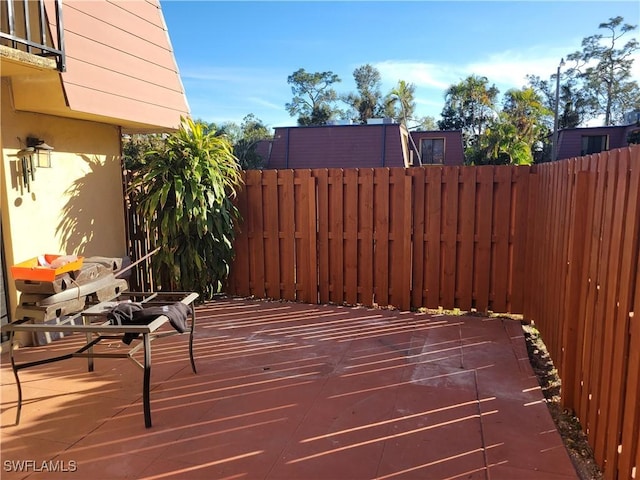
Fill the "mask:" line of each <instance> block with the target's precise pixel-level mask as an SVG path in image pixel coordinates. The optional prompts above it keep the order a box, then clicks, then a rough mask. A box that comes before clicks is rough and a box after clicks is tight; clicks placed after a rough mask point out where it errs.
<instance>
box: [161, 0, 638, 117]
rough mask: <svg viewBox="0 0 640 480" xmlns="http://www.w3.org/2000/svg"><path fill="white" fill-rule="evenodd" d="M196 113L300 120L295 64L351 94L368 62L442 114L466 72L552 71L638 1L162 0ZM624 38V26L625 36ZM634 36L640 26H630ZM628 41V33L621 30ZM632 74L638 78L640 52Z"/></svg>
mask: <svg viewBox="0 0 640 480" xmlns="http://www.w3.org/2000/svg"><path fill="white" fill-rule="evenodd" d="M161 6H162V10H163V13H164V17H165V21H166V23H167V27H168V29H169V36H170V39H171V43H172V45H173V50H174V54H175V57H176V61H177V63H178V68H179V71H180V74H181V78H182V82H183V84H184V87H185V91H186V94H187V100H188V102H189V106H190V108H191V114H192V116H193V117H194V118H199V119H203V120H206V121H208V122H216V123H222V122H226V121H233V122H236V123H238V124H239V123H240V122H241V121H242V119H243V117H244V116H245V115H247V114H249V113H253V114H254V115H255V116H256V117H258V118H259V119H260V120H262V121H263V122H264V123H265V124H266V125H267V126H269V127H277V126H287V125H295V124H296V118H294V117H290V116H289V114H288V113H287V111H286V110H285V106H284V105H285V103H287V102H290V101H291V98H292V93H291V86H290V85H289V84H288V83H287V77H288V76H289V75H291V74H292V73H293V72H295V71H296V70H298V69H299V68H304V69H305V70H306V71H308V72H324V71H332V72H334V73H336V74H337V75H338V76H339V77H340V78H341V80H342V81H341V82H340V83H338V84H335V88H336V90H337V91H338V92H339V93H348V92H353V91H355V83H354V81H353V71H354V69H355V68H357V67H359V66H362V65H364V64H367V63H368V64H371V65H373V66H374V67H376V68H377V69H378V70H379V71H380V73H381V76H382V92H383V94H384V93H387V92H388V91H389V90H390V89H391V88H393V87H394V86H395V85H396V84H397V82H398V80H405V81H407V82H410V83H413V84H414V85H415V87H416V93H415V100H416V104H417V109H416V110H417V112H416V113H417V114H418V115H419V116H426V115H428V116H432V117H434V118H435V119H436V120H438V119H439V118H440V112H441V111H442V107H443V105H444V92H445V90H446V89H447V88H448V87H449V86H450V85H452V84H455V83H458V82H460V81H461V80H463V79H464V78H466V77H467V76H469V75H471V74H476V75H481V76H486V77H487V78H488V79H489V81H490V83H494V84H495V85H496V86H497V87H498V88H499V90H500V92H501V93H504V92H505V91H506V90H508V89H509V88H520V87H522V86H524V85H525V84H526V79H525V75H526V74H535V75H540V76H541V77H542V78H545V79H547V78H549V76H550V75H551V74H553V73H555V71H556V69H557V67H558V64H559V62H560V59H561V58H562V57H564V56H566V55H567V54H569V53H572V52H574V51H576V50H580V49H581V41H582V39H583V38H585V37H587V36H590V35H593V34H597V33H605V31H604V30H601V29H598V25H599V24H600V23H603V22H607V21H608V20H609V18H611V17H615V16H618V15H620V16H622V17H624V19H625V22H626V23H631V24H632V25H638V24H640V2H637V1H635V0H633V1H631V0H625V1H575V0H574V1H564V2H563V1H545V0H538V1H530V2H525V1H493V2H485V1H446V2H438V1H406V2H403V1H372V2H370V1H282V2H275V1H257V2H256V1H253V2H250V1H227V2H223V1H205V0H200V1H187V0H169V1H167V0H161ZM628 35H629V34H628ZM633 35H635V37H636V38H640V27H639V28H638V29H636V30H635V31H634V32H633ZM629 38H631V37H630V36H628V37H625V39H629ZM635 58H636V61H635V64H634V77H635V79H636V80H638V81H640V55H638V54H636V56H635Z"/></svg>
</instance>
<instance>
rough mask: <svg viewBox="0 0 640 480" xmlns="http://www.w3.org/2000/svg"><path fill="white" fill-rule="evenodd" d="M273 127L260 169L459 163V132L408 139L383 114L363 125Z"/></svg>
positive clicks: (415, 135) (263, 148)
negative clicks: (380, 117) (379, 117)
mask: <svg viewBox="0 0 640 480" xmlns="http://www.w3.org/2000/svg"><path fill="white" fill-rule="evenodd" d="M274 130H275V133H274V137H273V140H272V141H271V142H270V145H269V146H267V145H261V151H263V152H265V155H266V158H265V162H264V165H265V167H264V168H268V169H286V168H373V167H410V166H419V165H422V164H425V165H427V164H439V165H462V164H463V163H464V154H463V151H462V134H461V132H459V131H453V132H439V131H434V132H411V139H413V141H411V140H410V137H409V133H408V132H407V130H406V128H404V126H402V125H400V124H397V123H391V122H390V121H388V120H386V119H385V120H382V119H379V121H378V122H375V121H373V122H371V123H369V124H366V125H323V126H309V127H277V128H275V129H274ZM263 143H264V142H263ZM414 145H415V147H414ZM416 149H417V152H416Z"/></svg>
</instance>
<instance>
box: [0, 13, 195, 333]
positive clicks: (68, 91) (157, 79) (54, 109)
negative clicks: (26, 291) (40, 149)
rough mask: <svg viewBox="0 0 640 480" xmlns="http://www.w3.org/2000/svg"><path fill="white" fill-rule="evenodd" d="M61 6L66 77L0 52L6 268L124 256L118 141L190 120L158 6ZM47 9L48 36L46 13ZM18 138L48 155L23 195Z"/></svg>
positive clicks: (12, 299) (11, 297)
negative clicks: (45, 260)
mask: <svg viewBox="0 0 640 480" xmlns="http://www.w3.org/2000/svg"><path fill="white" fill-rule="evenodd" d="M34 3H35V2H34ZM62 6H63V17H62V18H63V24H64V37H65V44H66V49H65V51H66V59H67V62H66V72H63V73H60V72H59V71H57V69H56V65H55V62H53V65H49V63H51V62H48V63H47V62H42V61H41V60H38V59H40V57H37V56H35V55H30V54H27V53H25V52H19V51H17V50H16V49H11V48H10V47H7V46H3V48H2V49H0V63H1V66H2V68H0V74H1V79H0V82H1V84H0V86H1V99H0V100H1V103H0V105H1V112H0V114H1V118H2V129H1V131H0V160H1V165H2V167H1V170H0V187H1V191H0V220H1V222H2V240H3V241H2V248H3V254H4V259H5V261H6V266H7V267H9V266H11V265H14V264H16V263H19V262H22V261H24V260H27V259H29V258H32V257H34V256H37V255H39V254H42V253H54V254H55V253H66V254H77V255H83V256H94V255H96V256H107V257H111V256H113V257H124V256H126V255H127V254H128V252H127V239H126V237H125V235H126V233H125V215H124V198H123V197H124V195H123V191H122V188H123V186H122V167H121V134H122V132H123V131H126V132H166V131H169V130H172V129H175V128H177V127H178V126H179V124H180V117H181V116H183V115H185V116H186V115H188V113H189V108H188V105H187V101H186V97H185V95H184V90H183V86H182V82H181V80H180V76H179V73H178V69H177V66H176V62H175V59H174V57H173V51H172V48H171V44H170V40H169V36H168V32H167V28H166V25H165V22H164V18H163V16H162V11H161V9H160V4H159V2H158V0H135V1H122V2H120V1H118V2H114V1H106V0H95V1H90V2H88V1H82V0H65V1H64V2H63V4H62ZM45 7H46V10H47V17H48V22H49V25H50V26H52V25H53V26H55V21H56V20H55V13H54V2H53V1H49V0H47V1H46V2H45ZM52 31H55V29H52ZM31 57H35V58H31ZM28 136H32V137H37V138H40V139H42V140H44V141H45V142H46V143H47V144H49V145H51V146H53V147H54V150H53V153H52V166H51V168H38V169H37V170H36V173H35V181H33V182H32V185H31V189H30V191H27V190H26V189H25V188H24V187H23V185H22V183H23V182H22V181H21V180H20V176H19V175H18V173H19V172H18V162H17V161H18V158H17V156H16V153H17V152H18V151H19V150H20V149H22V148H24V147H25V146H26V145H25V143H26V137H28ZM3 275H4V277H5V278H6V280H7V286H8V292H7V295H6V297H7V300H8V304H9V308H8V310H9V320H13V315H14V312H15V308H16V305H17V300H18V293H17V292H16V290H15V287H14V283H13V279H12V278H11V276H10V273H9V269H8V268H7V271H3ZM21 340H22V341H24V342H25V343H28V342H27V340H25V339H21Z"/></svg>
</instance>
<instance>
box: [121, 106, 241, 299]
mask: <svg viewBox="0 0 640 480" xmlns="http://www.w3.org/2000/svg"><path fill="white" fill-rule="evenodd" d="M138 173H139V174H138V175H137V176H136V179H135V180H134V181H133V183H132V185H131V188H132V190H133V191H134V192H135V198H136V200H137V203H138V205H137V210H138V213H139V214H140V215H142V216H143V217H144V218H145V219H146V220H147V221H148V224H149V227H150V228H151V230H152V232H153V235H152V238H154V239H155V242H156V243H157V246H159V247H160V251H159V252H158V253H157V254H156V255H155V256H154V258H153V265H154V270H155V271H156V273H157V274H158V276H159V279H160V282H161V286H162V288H165V289H170V290H176V289H177V290H193V291H197V292H199V293H200V294H201V296H202V297H203V298H205V299H206V298H211V297H212V296H213V294H214V293H216V292H219V291H221V289H222V287H223V284H224V281H225V279H226V278H227V276H228V274H229V268H230V264H231V261H232V259H233V240H234V238H235V235H234V232H235V222H236V220H237V219H238V211H237V209H236V207H235V205H234V204H233V202H232V198H233V196H234V195H235V193H236V190H237V188H239V187H240V185H241V180H242V179H241V175H240V169H239V166H238V163H237V161H236V158H235V157H234V155H233V147H232V145H231V144H230V143H229V141H228V140H227V139H226V138H225V137H224V136H216V135H215V132H212V131H207V129H206V128H204V125H202V124H201V123H196V122H194V121H193V120H191V119H183V120H182V123H181V125H180V128H179V129H178V131H177V132H175V133H174V134H172V135H170V136H169V137H168V138H167V139H166V142H165V145H164V148H163V149H160V150H156V151H150V152H147V162H146V164H145V165H144V166H143V167H142V170H141V171H140V172H138Z"/></svg>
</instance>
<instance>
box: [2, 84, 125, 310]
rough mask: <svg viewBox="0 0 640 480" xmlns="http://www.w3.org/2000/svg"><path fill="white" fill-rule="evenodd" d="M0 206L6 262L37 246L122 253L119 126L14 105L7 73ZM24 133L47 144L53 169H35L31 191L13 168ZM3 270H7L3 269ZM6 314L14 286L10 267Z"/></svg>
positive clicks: (12, 307) (51, 250) (88, 252)
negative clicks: (63, 116)
mask: <svg viewBox="0 0 640 480" xmlns="http://www.w3.org/2000/svg"><path fill="white" fill-rule="evenodd" d="M0 86H1V89H0V90H1V92H2V93H1V102H0V105H1V108H2V110H1V117H0V122H1V123H0V151H1V153H2V170H1V172H0V182H1V187H2V192H1V196H0V212H1V215H2V235H3V241H4V249H5V250H4V251H5V254H6V263H7V266H8V267H9V266H10V265H13V264H15V263H18V262H21V261H24V260H27V259H29V258H32V257H34V256H37V255H38V254H41V253H66V254H77V255H84V256H92V255H100V256H113V257H124V256H125V255H126V240H125V220H124V205H123V195H122V180H121V166H120V165H121V162H120V130H119V127H117V126H114V125H107V124H102V123H95V122H89V121H84V120H75V119H69V118H62V117H56V116H51V115H43V114H36V113H24V112H16V111H15V110H14V107H13V102H12V97H11V80H10V79H8V78H3V79H2V80H1V85H0ZM27 136H34V137H38V138H40V139H42V140H44V141H45V142H46V143H47V144H49V145H51V146H53V147H54V148H55V150H54V151H53V152H52V160H51V163H52V166H51V168H38V169H37V170H36V173H35V181H34V182H32V184H31V192H27V191H26V190H25V189H23V188H22V182H21V181H20V179H19V178H18V175H17V160H18V158H17V157H16V156H15V154H16V152H17V151H18V150H20V149H21V148H23V147H24V143H22V144H21V142H25V139H26V137H27ZM7 273H9V272H7ZM7 283H8V287H9V302H10V319H11V320H12V319H13V315H12V312H14V311H15V307H16V304H17V292H16V291H15V288H14V286H13V279H12V278H11V276H10V274H9V276H8V278H7Z"/></svg>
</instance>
